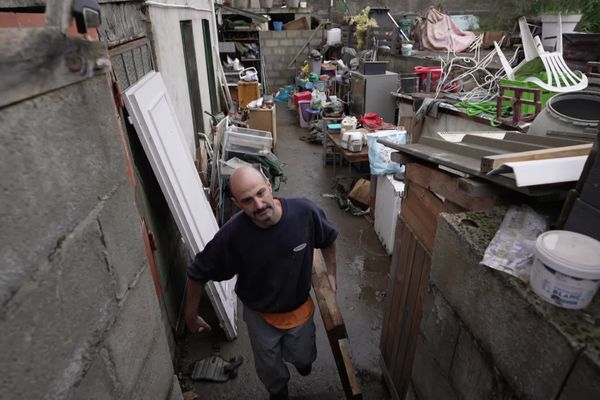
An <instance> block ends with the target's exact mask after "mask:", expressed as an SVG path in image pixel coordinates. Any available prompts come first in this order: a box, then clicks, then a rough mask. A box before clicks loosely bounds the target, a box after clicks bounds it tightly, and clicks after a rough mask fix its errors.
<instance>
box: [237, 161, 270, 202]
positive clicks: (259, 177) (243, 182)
mask: <svg viewBox="0 0 600 400" xmlns="http://www.w3.org/2000/svg"><path fill="white" fill-rule="evenodd" d="M267 182H268V181H267V179H266V178H265V177H264V175H263V174H262V173H261V172H260V171H258V170H257V169H256V168H254V167H250V166H243V167H239V168H238V169H236V170H235V171H234V172H233V174H231V177H230V178H229V190H230V191H231V195H232V196H233V197H234V198H235V199H238V196H239V194H240V193H241V192H243V191H245V189H247V188H248V187H252V186H255V185H262V184H266V183H267Z"/></svg>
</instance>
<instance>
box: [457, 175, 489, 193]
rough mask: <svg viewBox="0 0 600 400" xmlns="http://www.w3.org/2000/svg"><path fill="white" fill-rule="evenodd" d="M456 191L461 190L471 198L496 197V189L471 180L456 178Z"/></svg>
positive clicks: (487, 184)
mask: <svg viewBox="0 0 600 400" xmlns="http://www.w3.org/2000/svg"><path fill="white" fill-rule="evenodd" d="M458 190H461V191H463V192H465V193H467V194H468V195H469V196H472V197H486V196H497V195H498V187H496V186H493V185H490V184H489V183H485V182H480V181H478V180H475V179H471V178H458Z"/></svg>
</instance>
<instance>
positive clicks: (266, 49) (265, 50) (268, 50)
mask: <svg viewBox="0 0 600 400" xmlns="http://www.w3.org/2000/svg"><path fill="white" fill-rule="evenodd" d="M260 52H261V53H262V55H263V56H265V57H268V56H272V55H273V49H272V48H271V47H266V46H264V47H261V48H260ZM265 61H267V65H268V64H269V62H270V61H269V60H265Z"/></svg>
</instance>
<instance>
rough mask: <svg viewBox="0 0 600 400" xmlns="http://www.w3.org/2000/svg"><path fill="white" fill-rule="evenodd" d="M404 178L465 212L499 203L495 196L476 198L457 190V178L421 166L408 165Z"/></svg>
mask: <svg viewBox="0 0 600 400" xmlns="http://www.w3.org/2000/svg"><path fill="white" fill-rule="evenodd" d="M405 176H406V178H405V179H406V180H408V181H412V182H415V183H417V184H418V185H420V186H422V187H424V188H427V189H429V190H431V191H432V192H434V193H437V194H439V195H440V196H443V197H444V198H446V199H448V200H450V201H451V202H453V203H455V204H458V205H459V206H461V207H462V208H464V209H466V210H471V211H481V210H487V209H490V208H492V207H493V206H495V205H497V204H499V203H500V199H499V198H498V197H497V196H487V197H477V196H472V195H470V194H469V193H467V192H464V191H462V190H459V189H458V179H459V178H458V177H456V176H453V175H450V174H448V173H445V172H442V171H440V170H439V169H434V168H430V167H427V166H425V165H422V164H418V163H412V164H408V165H407V166H406V172H405Z"/></svg>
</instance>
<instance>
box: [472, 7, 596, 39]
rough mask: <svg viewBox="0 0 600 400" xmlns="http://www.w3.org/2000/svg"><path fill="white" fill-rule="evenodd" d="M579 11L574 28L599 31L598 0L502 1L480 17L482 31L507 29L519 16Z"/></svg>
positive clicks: (509, 28)
mask: <svg viewBox="0 0 600 400" xmlns="http://www.w3.org/2000/svg"><path fill="white" fill-rule="evenodd" d="M559 12H560V13H562V14H567V13H571V14H573V13H581V14H583V17H582V18H581V22H580V23H579V24H578V25H577V28H576V30H577V31H581V32H600V0H534V1H519V0H511V1H503V2H499V4H498V8H497V9H496V10H495V12H493V13H489V14H488V15H485V16H483V17H482V18H481V21H480V23H479V25H480V28H481V30H482V31H486V30H490V31H502V30H506V31H509V30H511V29H512V28H513V26H514V23H515V21H516V20H517V18H519V17H520V16H526V17H539V16H540V15H542V14H558V13H559Z"/></svg>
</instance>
